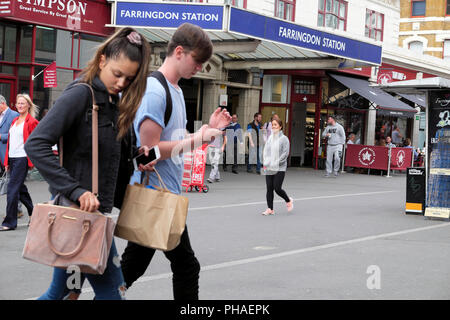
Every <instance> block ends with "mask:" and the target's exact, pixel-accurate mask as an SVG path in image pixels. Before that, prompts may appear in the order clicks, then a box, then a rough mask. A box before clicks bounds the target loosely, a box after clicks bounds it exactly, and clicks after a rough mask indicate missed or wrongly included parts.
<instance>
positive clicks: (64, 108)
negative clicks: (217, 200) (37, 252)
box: [0, 23, 293, 300]
mask: <svg viewBox="0 0 450 320" xmlns="http://www.w3.org/2000/svg"><path fill="white" fill-rule="evenodd" d="M212 52H213V46H212V42H211V40H210V38H209V37H208V35H207V34H206V32H205V31H204V30H202V29H201V28H200V27H197V26H195V25H192V24H188V23H185V24H183V25H181V26H180V27H179V28H178V29H177V30H176V32H175V33H174V34H173V36H172V38H171V40H170V42H169V44H168V48H167V56H166V59H165V60H164V62H163V64H162V66H161V67H160V68H159V72H160V73H161V74H162V75H163V76H164V78H165V80H166V82H167V84H168V88H169V91H166V89H165V88H164V86H163V85H162V84H161V83H160V82H158V80H156V79H155V78H153V77H148V70H149V64H150V60H149V59H150V46H149V44H148V42H147V41H146V40H145V38H144V37H143V36H142V35H141V34H140V33H139V32H137V31H136V30H134V29H132V28H123V29H120V30H118V31H117V32H116V33H115V34H113V35H111V36H110V37H109V38H108V39H107V40H106V41H105V42H104V43H102V45H101V46H99V47H98V49H97V51H96V53H95V54H94V56H93V58H92V59H91V61H90V62H89V63H88V65H87V67H86V68H85V69H84V70H83V71H82V72H81V74H80V75H79V77H78V78H77V79H76V80H74V81H73V82H72V83H71V84H70V85H68V86H67V88H66V89H65V90H64V91H63V93H62V94H61V96H60V97H59V98H58V99H57V100H56V102H55V103H54V105H53V107H52V108H51V109H50V110H49V111H48V113H47V114H46V115H45V117H43V118H42V119H41V121H40V122H38V121H37V120H36V119H35V111H36V106H35V105H34V104H33V102H32V100H31V99H30V97H29V96H28V95H26V94H19V95H18V96H17V99H16V108H17V110H18V112H14V111H12V110H11V109H10V108H8V106H7V103H6V100H5V98H4V97H0V139H1V142H2V143H1V148H0V156H1V159H4V162H3V161H2V169H3V170H6V171H7V172H8V173H9V176H10V180H9V183H8V191H7V214H6V217H5V219H4V221H3V223H2V226H1V229H0V230H1V231H12V230H15V229H16V228H17V210H18V203H19V201H20V202H22V203H23V204H24V206H25V207H26V209H27V210H28V214H29V215H30V216H31V215H32V212H33V202H32V200H31V197H30V194H29V192H28V189H27V187H26V186H25V178H26V176H27V172H28V170H29V169H30V168H32V167H36V168H37V169H38V171H39V173H40V174H41V175H42V177H43V178H44V179H45V180H46V182H47V183H48V184H49V190H50V193H51V197H52V198H54V197H55V196H57V195H58V196H63V197H65V198H67V199H68V200H70V201H72V202H74V203H76V204H78V205H79V208H80V209H81V210H84V211H87V212H94V211H99V212H102V213H109V212H111V210H112V208H113V207H117V208H119V209H120V207H121V205H122V203H123V198H124V196H125V190H126V186H127V185H128V184H130V183H131V184H133V183H134V182H139V183H140V182H141V181H142V175H143V174H144V172H146V173H147V174H148V176H149V182H148V183H149V184H151V185H155V184H157V183H158V182H157V180H158V177H157V175H156V174H154V171H155V169H157V172H158V174H159V176H160V177H161V178H162V179H163V181H164V182H165V184H166V187H167V188H168V190H169V191H170V192H172V193H174V194H180V193H181V177H182V172H183V161H182V157H183V154H182V153H183V151H184V150H189V149H192V148H194V147H195V146H198V145H202V144H205V143H208V144H209V150H210V151H209V152H210V156H211V158H212V159H213V161H212V163H213V170H212V172H211V176H210V181H211V182H213V181H220V174H219V170H218V169H219V161H218V159H219V158H220V156H221V155H222V154H223V153H225V152H226V151H225V146H226V145H227V142H229V143H230V144H231V145H232V150H237V148H238V145H239V144H241V145H242V144H243V139H242V137H239V136H238V135H236V134H234V135H233V136H232V137H231V139H229V140H228V139H227V136H226V132H227V130H226V129H228V131H229V130H231V131H232V132H237V131H238V130H240V129H241V127H240V125H239V123H238V119H237V115H233V116H231V115H230V114H229V112H228V111H227V110H226V109H221V108H217V110H216V111H215V112H214V113H213V114H212V115H211V117H210V119H209V122H208V124H205V125H203V126H202V127H201V128H200V130H198V131H197V132H195V133H193V134H188V135H186V133H185V132H186V131H185V129H186V122H187V121H186V106H185V101H184V96H183V91H182V89H181V88H180V86H179V85H178V82H179V81H180V79H182V78H184V79H190V78H191V77H192V76H194V75H195V74H196V73H197V72H198V71H200V70H201V69H202V66H203V64H204V63H205V62H206V61H208V60H209V59H210V57H211V55H212ZM166 93H167V94H170V97H167V94H166ZM168 99H170V100H171V101H172V106H171V107H172V109H171V113H170V114H169V118H168V119H166V115H167V114H166V111H167V110H166V106H167V104H166V102H167V100H168ZM94 101H95V103H96V106H98V132H99V133H98V155H99V159H98V164H99V172H102V174H101V175H99V178H98V188H99V193H98V194H94V193H93V192H92V191H91V190H92V187H93V186H92V181H91V169H92V145H91V144H92V142H91V140H90V139H88V137H90V135H91V134H92V133H91V132H92V131H91V130H92V125H93V123H92V119H91V117H90V116H89V115H90V114H91V113H92V107H93V103H94ZM260 122H261V115H260V114H257V115H255V121H254V122H253V123H252V124H249V127H251V128H253V129H255V130H256V131H257V132H259V130H260V129H261V125H260ZM282 126H283V124H282V122H281V121H280V120H279V119H274V120H273V121H271V123H270V134H269V135H267V136H266V137H265V138H264V139H266V140H265V141H266V145H267V146H268V147H267V149H266V150H268V149H270V150H271V151H270V156H266V157H265V158H264V159H265V160H264V163H262V158H261V154H262V141H260V140H259V135H258V134H254V135H251V134H250V135H249V136H248V137H249V143H250V144H251V148H252V157H255V159H256V160H257V161H256V163H257V164H256V168H257V169H256V170H257V172H258V173H261V168H262V167H263V171H264V173H265V174H266V182H267V203H268V210H266V211H265V213H264V214H273V213H274V212H273V193H274V191H275V192H276V193H277V194H279V195H280V196H281V197H282V198H283V199H285V201H286V204H287V209H288V210H289V211H291V210H292V209H293V200H292V198H289V197H288V196H287V194H286V192H285V191H283V190H282V188H281V186H282V183H283V179H284V173H285V171H286V161H287V156H288V153H289V140H288V139H287V137H285V136H284V135H283V134H282V131H281V128H282ZM220 138H222V139H220ZM55 145H57V146H58V152H59V156H61V158H59V157H58V153H55V152H54V151H55ZM153 146H158V148H159V150H160V158H159V159H158V160H157V161H153V162H151V163H148V164H146V165H142V164H141V165H139V170H135V168H134V166H133V163H132V161H130V159H133V158H134V157H135V156H136V155H138V154H141V153H145V154H147V155H148V153H149V150H150V148H151V147H153ZM280 146H281V148H280ZM277 152H279V156H278V157H276V156H274V155H275V153H277ZM62 153H64V157H62ZM231 153H233V152H231ZM230 156H231V161H230V163H232V172H233V173H235V174H237V173H238V171H237V163H238V161H237V152H234V154H233V155H230ZM225 158H226V157H225ZM60 161H61V162H60ZM224 166H225V168H226V166H227V164H226V163H224ZM248 170H249V171H250V170H251V167H250V163H249V167H248ZM269 210H271V211H270V212H269ZM154 253H155V249H151V248H148V247H143V246H141V245H138V244H136V243H132V242H128V245H127V247H126V249H125V251H124V252H123V254H122V259H121V262H120V264H117V261H116V260H117V258H118V252H117V248H116V246H115V243H114V241H113V242H112V245H111V249H110V252H109V258H108V262H107V267H106V270H105V272H104V273H103V274H101V275H99V274H96V275H94V274H89V273H83V274H82V281H84V280H85V279H87V280H88V281H89V282H90V284H91V286H92V288H93V289H94V292H95V298H96V299H98V300H101V299H108V300H115V299H123V298H124V296H125V292H126V290H127V289H128V288H129V287H130V286H132V284H133V283H134V282H135V281H136V280H138V279H139V278H140V277H141V276H142V275H143V274H144V272H145V270H146V269H147V267H148V266H149V264H150V262H151V260H152V257H153V255H154ZM164 253H165V256H166V257H167V259H168V260H169V261H170V262H171V268H172V271H173V293H174V298H175V299H184V300H196V299H198V291H199V284H198V282H199V272H200V264H199V262H198V260H197V258H196V256H195V253H194V250H193V249H192V247H191V244H190V241H189V235H188V229H187V226H186V228H185V229H184V232H183V234H182V235H181V240H180V244H179V245H178V246H177V247H176V248H175V249H173V250H171V251H167V252H164ZM68 277H69V275H68V274H67V273H66V271H65V270H63V269H58V268H54V270H53V278H52V281H51V284H50V286H49V288H48V290H47V291H46V292H45V293H44V294H43V295H42V296H41V297H40V298H39V299H40V300H60V299H77V298H78V296H79V294H80V290H79V289H76V290H74V289H69V288H68V287H67V279H68Z"/></svg>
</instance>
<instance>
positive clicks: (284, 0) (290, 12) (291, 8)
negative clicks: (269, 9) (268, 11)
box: [275, 0, 295, 21]
mask: <svg viewBox="0 0 450 320" xmlns="http://www.w3.org/2000/svg"><path fill="white" fill-rule="evenodd" d="M275 16H276V17H278V18H281V19H284V20H289V21H294V19H295V17H294V16H295V0H293V1H292V0H275Z"/></svg>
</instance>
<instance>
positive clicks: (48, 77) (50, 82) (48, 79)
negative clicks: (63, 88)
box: [44, 61, 58, 88]
mask: <svg viewBox="0 0 450 320" xmlns="http://www.w3.org/2000/svg"><path fill="white" fill-rule="evenodd" d="M57 86H58V84H57V78H56V62H55V61H53V62H52V63H51V64H50V65H49V66H48V67H46V68H45V69H44V88H56V87H57Z"/></svg>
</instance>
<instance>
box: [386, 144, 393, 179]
mask: <svg viewBox="0 0 450 320" xmlns="http://www.w3.org/2000/svg"><path fill="white" fill-rule="evenodd" d="M391 149H392V147H391V146H389V151H388V168H387V176H386V178H391V176H390V171H391Z"/></svg>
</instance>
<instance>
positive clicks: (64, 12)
mask: <svg viewBox="0 0 450 320" xmlns="http://www.w3.org/2000/svg"><path fill="white" fill-rule="evenodd" d="M0 17H4V18H7V19H11V20H17V21H24V22H28V23H32V24H37V25H42V26H47V27H52V28H56V29H64V30H70V31H79V32H83V33H90V34H95V35H100V36H107V35H109V34H111V33H112V32H113V29H112V28H107V27H105V24H108V23H109V22H110V21H109V19H110V17H111V9H110V5H108V3H107V2H106V1H99V0H1V9H0Z"/></svg>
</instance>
